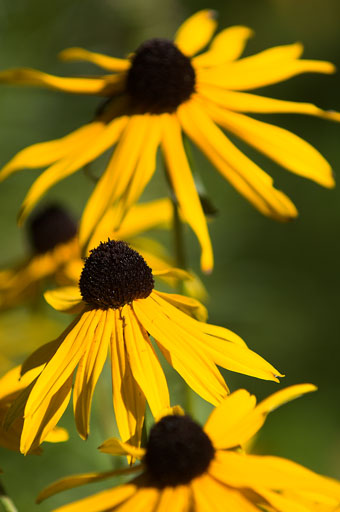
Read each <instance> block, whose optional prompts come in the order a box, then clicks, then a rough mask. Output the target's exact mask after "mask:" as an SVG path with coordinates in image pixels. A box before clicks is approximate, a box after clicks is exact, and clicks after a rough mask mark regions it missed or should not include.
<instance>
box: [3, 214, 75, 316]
mask: <svg viewBox="0 0 340 512" xmlns="http://www.w3.org/2000/svg"><path fill="white" fill-rule="evenodd" d="M76 233H77V224H76V222H75V221H74V220H73V218H72V217H71V216H70V214H69V213H68V212H67V211H66V210H65V209H64V208H62V207H61V206H58V205H50V206H48V207H47V208H45V209H44V210H42V211H40V212H39V213H38V214H36V215H35V216H34V217H33V218H32V220H31V222H30V225H29V233H28V234H29V239H30V245H31V255H30V256H29V257H28V258H26V259H25V260H24V261H22V262H20V263H17V264H15V265H13V267H10V268H6V269H2V270H0V310H4V309H9V308H12V307H15V306H19V305H20V304H23V303H25V302H28V301H32V300H33V299H35V298H38V297H39V296H40V294H41V287H42V284H43V283H44V282H46V281H47V280H48V279H53V280H54V281H55V282H56V283H59V284H67V283H70V281H69V280H68V279H67V278H66V276H65V273H64V269H65V266H66V265H68V264H69V262H70V261H72V260H74V259H75V258H79V257H80V251H79V243H78V240H77V237H76Z"/></svg>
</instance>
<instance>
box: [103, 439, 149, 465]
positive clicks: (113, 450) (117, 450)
mask: <svg viewBox="0 0 340 512" xmlns="http://www.w3.org/2000/svg"><path fill="white" fill-rule="evenodd" d="M99 450H100V451H101V452H103V453H108V454H109V455H130V456H131V457H133V458H135V459H138V460H142V459H143V457H144V455H145V449H144V448H137V447H136V446H132V445H131V444H129V443H123V442H122V441H120V440H119V439H116V438H115V437H111V438H110V439H107V440H106V441H105V442H104V443H103V444H102V445H100V446H99Z"/></svg>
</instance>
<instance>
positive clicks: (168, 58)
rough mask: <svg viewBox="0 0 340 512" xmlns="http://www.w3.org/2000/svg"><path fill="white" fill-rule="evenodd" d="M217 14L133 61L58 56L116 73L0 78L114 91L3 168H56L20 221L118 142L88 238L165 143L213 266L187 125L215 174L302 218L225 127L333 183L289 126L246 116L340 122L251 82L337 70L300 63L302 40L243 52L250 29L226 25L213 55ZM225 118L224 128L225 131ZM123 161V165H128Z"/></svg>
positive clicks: (152, 43) (90, 215)
mask: <svg viewBox="0 0 340 512" xmlns="http://www.w3.org/2000/svg"><path fill="white" fill-rule="evenodd" d="M215 18H216V16H215V13H214V11H211V10H208V9H207V10H203V11H200V12H198V13H196V14H195V15H193V16H192V17H191V18H189V19H188V20H187V21H185V22H184V24H183V25H182V26H181V27H180V28H179V30H178V32H177V34H176V36H175V39H174V41H173V42H172V41H169V40H165V39H151V40H149V41H146V42H145V43H143V44H142V45H141V46H140V47H139V48H138V49H137V50H136V51H135V53H133V54H132V55H131V57H130V58H129V59H116V58H113V57H108V56H105V55H101V54H98V53H92V52H89V51H86V50H83V49H81V48H70V49H67V50H65V51H63V52H62V53H61V58H62V59H63V60H68V61H73V60H85V61H89V62H92V63H94V64H96V65H98V66H100V67H102V68H104V69H105V70H107V71H108V72H109V73H108V74H105V75H103V76H100V77H98V76H95V77H93V78H64V77H56V76H52V75H48V74H46V73H42V72H40V71H36V70H32V69H14V70H9V71H3V72H2V73H0V82H3V83H17V84H27V85H36V86H43V87H48V88H51V89H54V90H58V91H64V92H70V93H76V94H94V95H101V96H104V97H106V98H107V101H106V102H105V103H103V105H102V106H101V107H100V108H99V110H98V113H97V116H96V118H95V119H94V120H93V121H92V122H90V123H88V124H87V125H85V126H82V127H81V128H79V129H78V130H76V131H74V132H72V133H70V134H69V135H67V136H66V137H64V138H62V139H59V140H54V141H51V142H46V143H42V144H36V145H34V146H30V147H28V148H26V149H24V150H23V151H21V152H19V153H18V154H17V155H16V156H15V157H14V158H13V159H12V160H11V161H10V162H9V163H8V164H7V165H6V166H5V167H4V168H3V169H2V172H1V175H0V177H1V179H4V178H6V177H7V176H9V175H10V174H12V173H13V172H15V171H17V170H19V169H21V168H24V167H29V168H35V167H43V166H48V168H47V169H46V170H45V172H44V173H43V174H42V175H41V176H40V177H39V178H38V179H37V180H36V181H35V183H34V184H33V185H32V188H31V189H30V191H29V192H28V194H27V196H26V198H25V200H24V203H23V206H22V209H21V213H20V220H21V221H22V220H23V219H24V218H25V217H26V215H27V214H28V213H29V211H30V210H31V209H32V208H33V206H34V204H35V203H36V202H37V201H38V200H39V199H40V197H42V195H43V194H45V192H46V191H47V190H48V189H49V188H50V187H52V186H53V185H54V184H55V183H56V182H58V181H59V180H61V179H63V178H65V177H67V176H69V175H71V174H72V173H74V172H76V171H77V170H78V169H80V168H81V167H83V166H84V165H86V164H87V163H88V162H91V161H92V160H94V159H95V158H97V157H98V156H99V155H101V154H102V153H104V152H105V151H106V150H107V149H109V148H110V147H112V146H114V145H115V144H117V146H116V148H115V150H114V152H113V154H112V157H111V159H110V161H109V164H108V166H107V168H106V170H105V171H104V173H103V175H102V177H101V179H100V180H99V182H98V184H97V185H96V187H95V189H94V191H93V193H92V195H91V197H90V199H89V201H88V203H87V205H86V208H85V211H84V214H83V217H82V221H81V227H80V240H81V243H82V244H83V243H84V241H86V240H88V239H89V238H90V237H91V234H92V233H93V230H94V229H95V226H96V224H97V222H98V220H99V219H100V218H101V216H102V214H103V212H105V211H106V210H107V208H108V207H109V205H110V204H112V203H118V204H119V205H120V209H121V215H120V219H118V220H117V222H118V223H119V222H120V220H121V219H122V218H123V217H124V215H125V213H126V212H127V210H128V209H129V207H130V206H131V205H132V204H133V203H134V202H135V201H136V200H137V199H138V197H139V196H140V195H141V193H142V192H143V190H144V188H145V186H146V185H147V183H148V182H149V180H150V179H151V177H152V175H153V173H154V171H155V168H156V153H157V150H158V147H159V146H160V147H161V149H162V151H163V154H164V158H165V163H166V168H167V173H168V177H169V181H170V183H171V186H172V189H173V191H174V194H175V196H176V198H177V201H178V204H179V206H180V209H181V211H182V214H183V217H184V218H185V219H186V221H187V222H188V223H189V225H190V226H191V228H192V229H193V231H194V232H195V234H196V236H197V238H198V240H199V243H200V245H201V248H202V258H201V265H202V268H203V269H204V270H205V271H210V270H211V268H212V266H213V255H212V248H211V242H210V238H209V233H208V229H207V224H206V220H205V216H204V212H203V209H202V205H201V202H200V200H199V196H198V193H197V190H196V186H195V182H194V180H193V177H192V174H191V170H190V166H189V163H188V159H187V155H186V152H185V149H184V145H183V141H182V132H184V133H185V134H186V135H187V136H188V137H189V138H190V139H191V140H192V141H193V143H194V144H196V145H197V146H198V147H199V148H200V150H201V151H202V152H203V153H204V154H205V155H206V156H207V158H208V159H209V160H210V161H211V162H212V164H213V165H214V166H215V167H216V168H217V169H218V171H219V172H220V173H221V174H222V175H223V176H224V177H225V178H226V179H227V180H228V181H229V182H230V183H231V184H232V185H233V186H234V187H235V188H236V189H237V191H238V192H239V193H240V194H242V195H243V196H244V197H245V198H246V199H248V201H250V202H251V203H252V204H253V205H254V206H255V207H256V208H257V209H258V210H259V211H260V212H261V213H263V214H264V215H267V216H269V217H272V218H274V219H277V220H281V221H285V220H288V219H291V218H294V217H295V216H296V215H297V210H296V208H295V206H294V205H293V203H292V202H291V201H290V199H289V198H288V197H287V196H285V195H284V194H283V193H282V192H281V191H279V190H277V189H276V188H274V186H273V180H272V179H271V178H270V177H269V176H268V175H267V174H266V173H265V172H264V171H263V170H262V169H261V168H260V167H258V166H257V165H256V164H255V163H254V162H252V161H251V160H250V159H249V158H247V157H246V156H245V155H244V154H243V153H242V152H241V151H240V150H239V149H237V147H236V146H235V145H234V144H233V143H232V142H231V141H230V140H229V138H228V137H227V136H226V135H225V134H224V132H223V131H222V130H221V129H220V127H222V128H223V129H225V130H227V131H228V132H230V133H232V134H234V135H236V136H237V137H239V138H241V139H243V140H244V141H245V142H246V143H248V144H250V145H251V146H253V147H255V148H256V149H257V150H258V151H260V152H262V153H264V154H265V155H267V156H268V157H270V158H271V159H273V160H274V161H275V162H277V163H279V164H280V165H282V166H283V167H285V168H286V169H288V170H289V171H291V172H294V173H296V174H298V175H300V176H304V177H307V178H310V179H312V180H314V181H316V182H317V183H319V184H320V185H323V186H325V187H332V186H333V185H334V180H333V176H332V172H331V169H330V166H329V164H328V163H327V162H326V160H325V159H324V158H323V157H322V156H321V155H320V153H318V152H317V151H316V150H315V149H314V148H313V147H312V146H310V145H309V144H308V143H307V142H305V141H304V140H302V139H300V138H299V137H297V136H296V135H294V134H292V133H290V132H289V131H287V130H285V129H282V128H278V127H276V126H273V125H271V124H268V123H264V122H262V121H257V120H255V119H253V118H250V117H248V116H246V115H244V114H248V113H250V114H252V113H255V114H257V113H260V114H261V113H270V112H273V113H283V112H289V113H301V114H302V113H303V114H308V115H313V116H319V117H323V118H326V119H334V120H339V115H338V114H337V113H334V112H324V111H322V110H321V109H319V108H317V107H316V106H314V105H312V104H309V103H294V102H290V101H281V100H277V99H272V98H265V97H262V96H257V95H253V94H249V93H248V92H246V91H248V90H251V89H256V88H258V87H263V86H266V85H270V84H273V83H277V82H280V81H283V80H286V79H288V78H291V77H293V76H295V75H298V74H301V73H306V72H316V73H333V71H334V66H333V65H332V64H331V63H329V62H323V61H315V60H302V59H300V56H301V54H302V50H303V48H302V46H301V44H292V45H287V46H278V47H275V48H271V49H269V50H265V51H263V52H261V53H258V54H256V55H253V56H251V57H246V58H240V56H241V54H242V52H243V49H244V46H245V44H246V41H247V39H248V38H249V37H250V35H251V34H252V32H251V30H250V29H248V28H247V27H242V26H236V27H231V28H228V29H225V30H222V32H220V33H219V34H218V35H217V36H216V37H215V38H214V39H213V40H212V42H211V44H210V46H209V48H208V49H207V50H206V51H203V53H200V52H202V50H203V49H204V48H205V47H206V45H207V44H208V43H209V41H210V40H211V38H212V36H213V33H214V31H215V29H216V25H217V24H216V19H215ZM219 126H220V127H219ZM122 169H124V172H122Z"/></svg>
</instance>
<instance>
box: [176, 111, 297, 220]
mask: <svg viewBox="0 0 340 512" xmlns="http://www.w3.org/2000/svg"><path fill="white" fill-rule="evenodd" d="M177 113H178V116H179V119H180V122H181V124H182V126H183V129H184V130H185V132H186V133H187V134H188V136H189V137H190V138H191V139H192V141H193V142H194V143H195V144H196V145H197V146H198V147H199V148H200V149H201V150H202V151H203V153H205V154H206V156H207V158H208V159H209V160H210V161H211V162H212V163H213V164H214V165H215V166H216V167H217V169H218V170H219V171H220V173H221V174H222V175H223V176H224V177H225V178H226V179H227V180H229V181H230V182H231V184H232V185H233V186H234V187H235V188H236V190H238V191H239V192H240V194H242V195H243V196H245V197H246V199H248V201H250V202H251V203H252V204H253V206H255V208H257V209H258V210H259V211H260V212H261V213H263V214H264V215H267V216H268V217H272V218H274V219H276V220H280V221H287V220H290V219H292V218H294V217H296V216H297V210H296V208H295V206H294V205H293V203H292V202H291V201H290V199H289V198H288V197H287V196H285V195H284V194H283V193H282V192H281V191H279V190H277V189H275V188H274V187H273V180H272V179H271V177H270V176H268V174H266V173H265V172H264V171H263V170H262V169H260V168H259V167H258V166H257V165H256V164H255V163H254V162H252V161H251V160H250V159H249V158H247V157H246V156H245V155H244V154H243V153H241V151H239V150H238V149H237V148H236V147H235V146H234V145H233V144H232V143H231V141H230V140H229V139H228V138H227V137H226V136H225V135H224V133H223V132H222V131H221V130H220V129H219V128H218V127H217V126H216V124H215V123H214V122H213V121H212V120H211V118H210V117H209V116H208V115H207V113H206V112H204V109H203V108H201V107H200V105H199V103H198V102H197V101H191V102H187V103H186V104H184V105H182V106H181V107H180V108H179V109H178V112H177Z"/></svg>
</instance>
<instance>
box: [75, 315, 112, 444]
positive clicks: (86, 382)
mask: <svg viewBox="0 0 340 512" xmlns="http://www.w3.org/2000/svg"><path fill="white" fill-rule="evenodd" d="M108 317H109V315H108V314H107V312H106V311H99V312H98V319H97V325H96V328H95V330H94V333H93V337H92V339H91V340H90V342H89V343H88V344H87V348H86V351H85V352H84V354H83V356H82V358H81V359H80V361H79V365H78V370H77V373H76V378H75V382H74V390H73V409H74V418H75V422H76V426H77V430H78V432H79V435H80V436H81V437H82V438H83V439H86V438H87V436H88V433H89V430H90V427H89V423H90V411H91V403H92V397H93V393H94V389H95V386H96V384H97V381H98V378H99V375H100V374H101V371H102V369H103V366H104V363H105V361H106V357H107V351H108V348H109V341H110V337H111V332H112V329H114V325H113V324H112V323H111V322H109V318H108Z"/></svg>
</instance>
